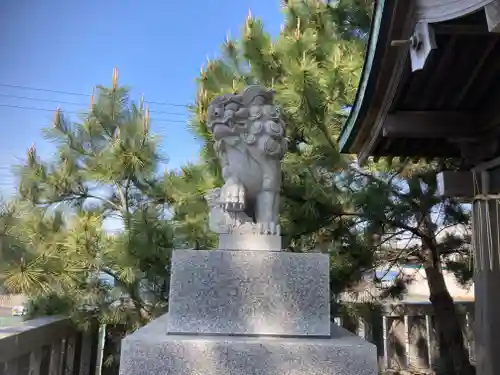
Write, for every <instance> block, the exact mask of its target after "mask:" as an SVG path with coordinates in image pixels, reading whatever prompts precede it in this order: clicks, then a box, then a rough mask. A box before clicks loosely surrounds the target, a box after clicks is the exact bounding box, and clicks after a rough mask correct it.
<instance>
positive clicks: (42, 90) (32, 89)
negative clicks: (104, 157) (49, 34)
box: [0, 83, 187, 107]
mask: <svg viewBox="0 0 500 375" xmlns="http://www.w3.org/2000/svg"><path fill="white" fill-rule="evenodd" d="M0 87H9V88H12V89H20V90H30V91H40V92H51V93H54V94H64V95H73V96H81V97H87V98H89V97H90V96H91V94H83V93H79V92H72V91H64V90H53V89H45V88H40V87H31V86H21V85H10V84H7V83H0ZM144 103H149V104H156V105H164V106H170V107H187V105H186V104H179V103H169V102H158V101H150V100H144Z"/></svg>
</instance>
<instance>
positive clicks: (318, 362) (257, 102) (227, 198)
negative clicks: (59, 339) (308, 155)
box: [120, 86, 378, 375]
mask: <svg viewBox="0 0 500 375" xmlns="http://www.w3.org/2000/svg"><path fill="white" fill-rule="evenodd" d="M209 124H210V129H211V131H212V132H213V135H214V139H215V147H216V150H217V153H218V155H219V158H220V163H221V167H222V170H223V174H224V180H225V184H224V186H223V187H222V188H220V189H216V190H214V191H212V192H210V193H209V194H207V196H206V199H207V202H208V204H209V208H210V228H211V229H212V230H213V231H215V232H216V233H218V234H219V235H220V246H219V250H213V251H206V250H176V251H174V253H173V257H172V273H171V281H170V296H169V312H168V314H166V315H164V316H162V317H160V318H158V319H156V320H155V321H154V322H152V323H150V324H149V325H147V326H145V327H143V328H141V329H139V330H138V331H136V332H135V333H133V334H132V335H129V336H128V337H126V338H125V339H124V340H123V342H122V354H121V365H120V373H121V374H122V375H146V374H147V375H155V374H162V375H168V374H192V375H196V374H200V375H201V374H203V375H216V374H217V375H224V374H228V375H229V374H231V375H232V374H238V375H239V374H252V375H254V374H261V375H281V374H283V375H284V374H296V375H300V374H314V375H323V374H324V375H327V374H328V375H334V374H335V375H337V374H345V375H376V374H377V373H378V365H377V353H376V347H375V345H373V344H370V343H368V342H366V341H364V340H362V339H361V338H359V337H358V336H356V335H353V334H351V333H349V332H348V331H347V330H345V329H343V328H340V327H338V326H336V325H335V324H332V323H331V318H330V303H331V301H330V283H329V276H330V275H329V271H330V265H329V257H328V255H327V254H321V253H288V252H283V251H281V239H280V232H279V225H278V205H279V190H280V183H281V170H280V160H281V159H282V157H283V154H284V153H285V151H286V141H285V138H284V124H283V123H282V121H281V118H280V116H279V111H278V109H277V107H276V106H274V104H273V92H272V91H270V90H267V89H265V88H263V87H260V86H250V87H248V88H247V89H245V90H244V91H243V92H242V93H241V94H235V95H224V96H222V97H219V98H216V99H215V100H214V101H213V102H212V104H211V105H210V108H209Z"/></svg>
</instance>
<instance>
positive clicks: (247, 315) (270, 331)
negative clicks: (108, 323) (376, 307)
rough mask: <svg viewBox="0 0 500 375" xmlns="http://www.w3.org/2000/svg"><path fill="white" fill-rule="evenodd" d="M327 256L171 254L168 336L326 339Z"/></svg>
mask: <svg viewBox="0 0 500 375" xmlns="http://www.w3.org/2000/svg"><path fill="white" fill-rule="evenodd" d="M329 300H330V290H329V259H328V255H326V254H319V253H288V252H266V251H221V250H213V251H204V250H176V251H174V254H173V258H172V276H171V283H170V300H169V319H168V325H167V327H168V332H169V333H198V334H199V333H203V334H247V335H281V336H329V335H330V303H329Z"/></svg>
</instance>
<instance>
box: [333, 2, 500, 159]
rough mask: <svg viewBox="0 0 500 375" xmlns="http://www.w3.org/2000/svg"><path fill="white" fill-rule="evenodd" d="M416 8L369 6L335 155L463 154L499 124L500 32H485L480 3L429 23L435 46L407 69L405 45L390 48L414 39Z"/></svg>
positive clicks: (393, 4)
mask: <svg viewBox="0 0 500 375" xmlns="http://www.w3.org/2000/svg"><path fill="white" fill-rule="evenodd" d="M469 2H472V1H471V0H469ZM477 2H478V3H479V1H477ZM417 3H418V2H417ZM412 4H413V5H412ZM414 4H415V2H411V1H397V0H379V1H377V2H376V3H375V7H374V14H373V19H372V26H371V31H370V34H369V40H368V43H367V48H366V56H365V63H364V67H363V71H362V75H361V80H360V84H359V88H358V92H357V96H356V99H355V103H354V104H353V107H352V109H351V112H350V115H349V118H348V119H347V121H346V123H345V125H344V128H343V129H342V132H341V135H340V148H341V152H344V153H355V154H358V158H359V159H360V161H363V160H365V159H366V158H367V157H369V156H375V157H382V156H399V157H426V158H435V157H461V155H462V153H463V152H462V148H461V147H462V146H463V144H464V142H465V143H466V142H470V141H471V140H475V139H476V138H477V137H478V136H479V135H480V134H485V133H486V132H488V131H489V129H492V128H496V127H497V126H498V125H499V124H500V116H499V115H500V34H498V33H494V32H489V30H488V24H487V20H486V16H485V10H484V8H483V7H482V5H481V4H479V5H478V6H477V7H479V9H474V8H471V9H469V10H470V11H469V12H465V11H464V14H462V15H460V16H459V17H455V18H452V19H449V20H444V21H443V20H439V19H438V20H437V22H432V23H430V22H429V25H430V27H431V28H432V32H433V34H434V36H435V42H436V43H435V44H436V48H435V49H433V50H432V51H431V52H430V54H429V55H428V57H427V59H426V61H425V65H424V67H423V69H421V70H417V71H413V72H412V69H411V59H410V53H409V49H410V47H409V46H393V45H391V44H392V42H393V41H398V40H399V41H401V40H408V39H409V38H410V36H411V35H412V34H413V32H414V29H415V25H416V19H417V18H418V17H416V16H415V14H416V13H418V12H419V10H418V9H416V8H415V5H414ZM480 5H481V6H480ZM477 7H476V8H477ZM488 134H489V133H488ZM496 134H498V133H495V135H494V137H497V135H496ZM493 153H494V154H495V155H490V156H491V157H493V156H498V154H500V149H499V148H498V147H496V149H495V151H494V152H493ZM490 156H489V157H490Z"/></svg>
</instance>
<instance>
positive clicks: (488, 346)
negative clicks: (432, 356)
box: [438, 160, 500, 375]
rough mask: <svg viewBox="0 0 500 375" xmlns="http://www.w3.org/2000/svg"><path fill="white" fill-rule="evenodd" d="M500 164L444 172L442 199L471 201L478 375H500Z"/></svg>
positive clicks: (441, 178)
mask: <svg viewBox="0 0 500 375" xmlns="http://www.w3.org/2000/svg"><path fill="white" fill-rule="evenodd" d="M498 164H500V163H499V162H498V160H497V161H494V162H492V163H491V164H489V165H484V166H482V167H481V166H480V167H478V168H477V169H476V170H475V171H471V172H467V171H461V172H442V173H441V174H440V176H439V179H438V181H439V190H440V192H441V194H442V195H445V196H452V197H458V198H461V199H463V200H465V201H472V224H473V228H472V232H473V233H472V234H473V248H474V256H475V258H474V265H475V266H474V292H475V313H474V315H475V323H474V324H475V327H474V328H475V356H476V373H477V374H479V375H498V374H500V356H499V355H498V353H500V299H499V298H498V287H499V285H500V256H499V252H500V232H499V230H500V228H499V225H500V206H499V205H500V195H499V194H500V169H499V167H498Z"/></svg>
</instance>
